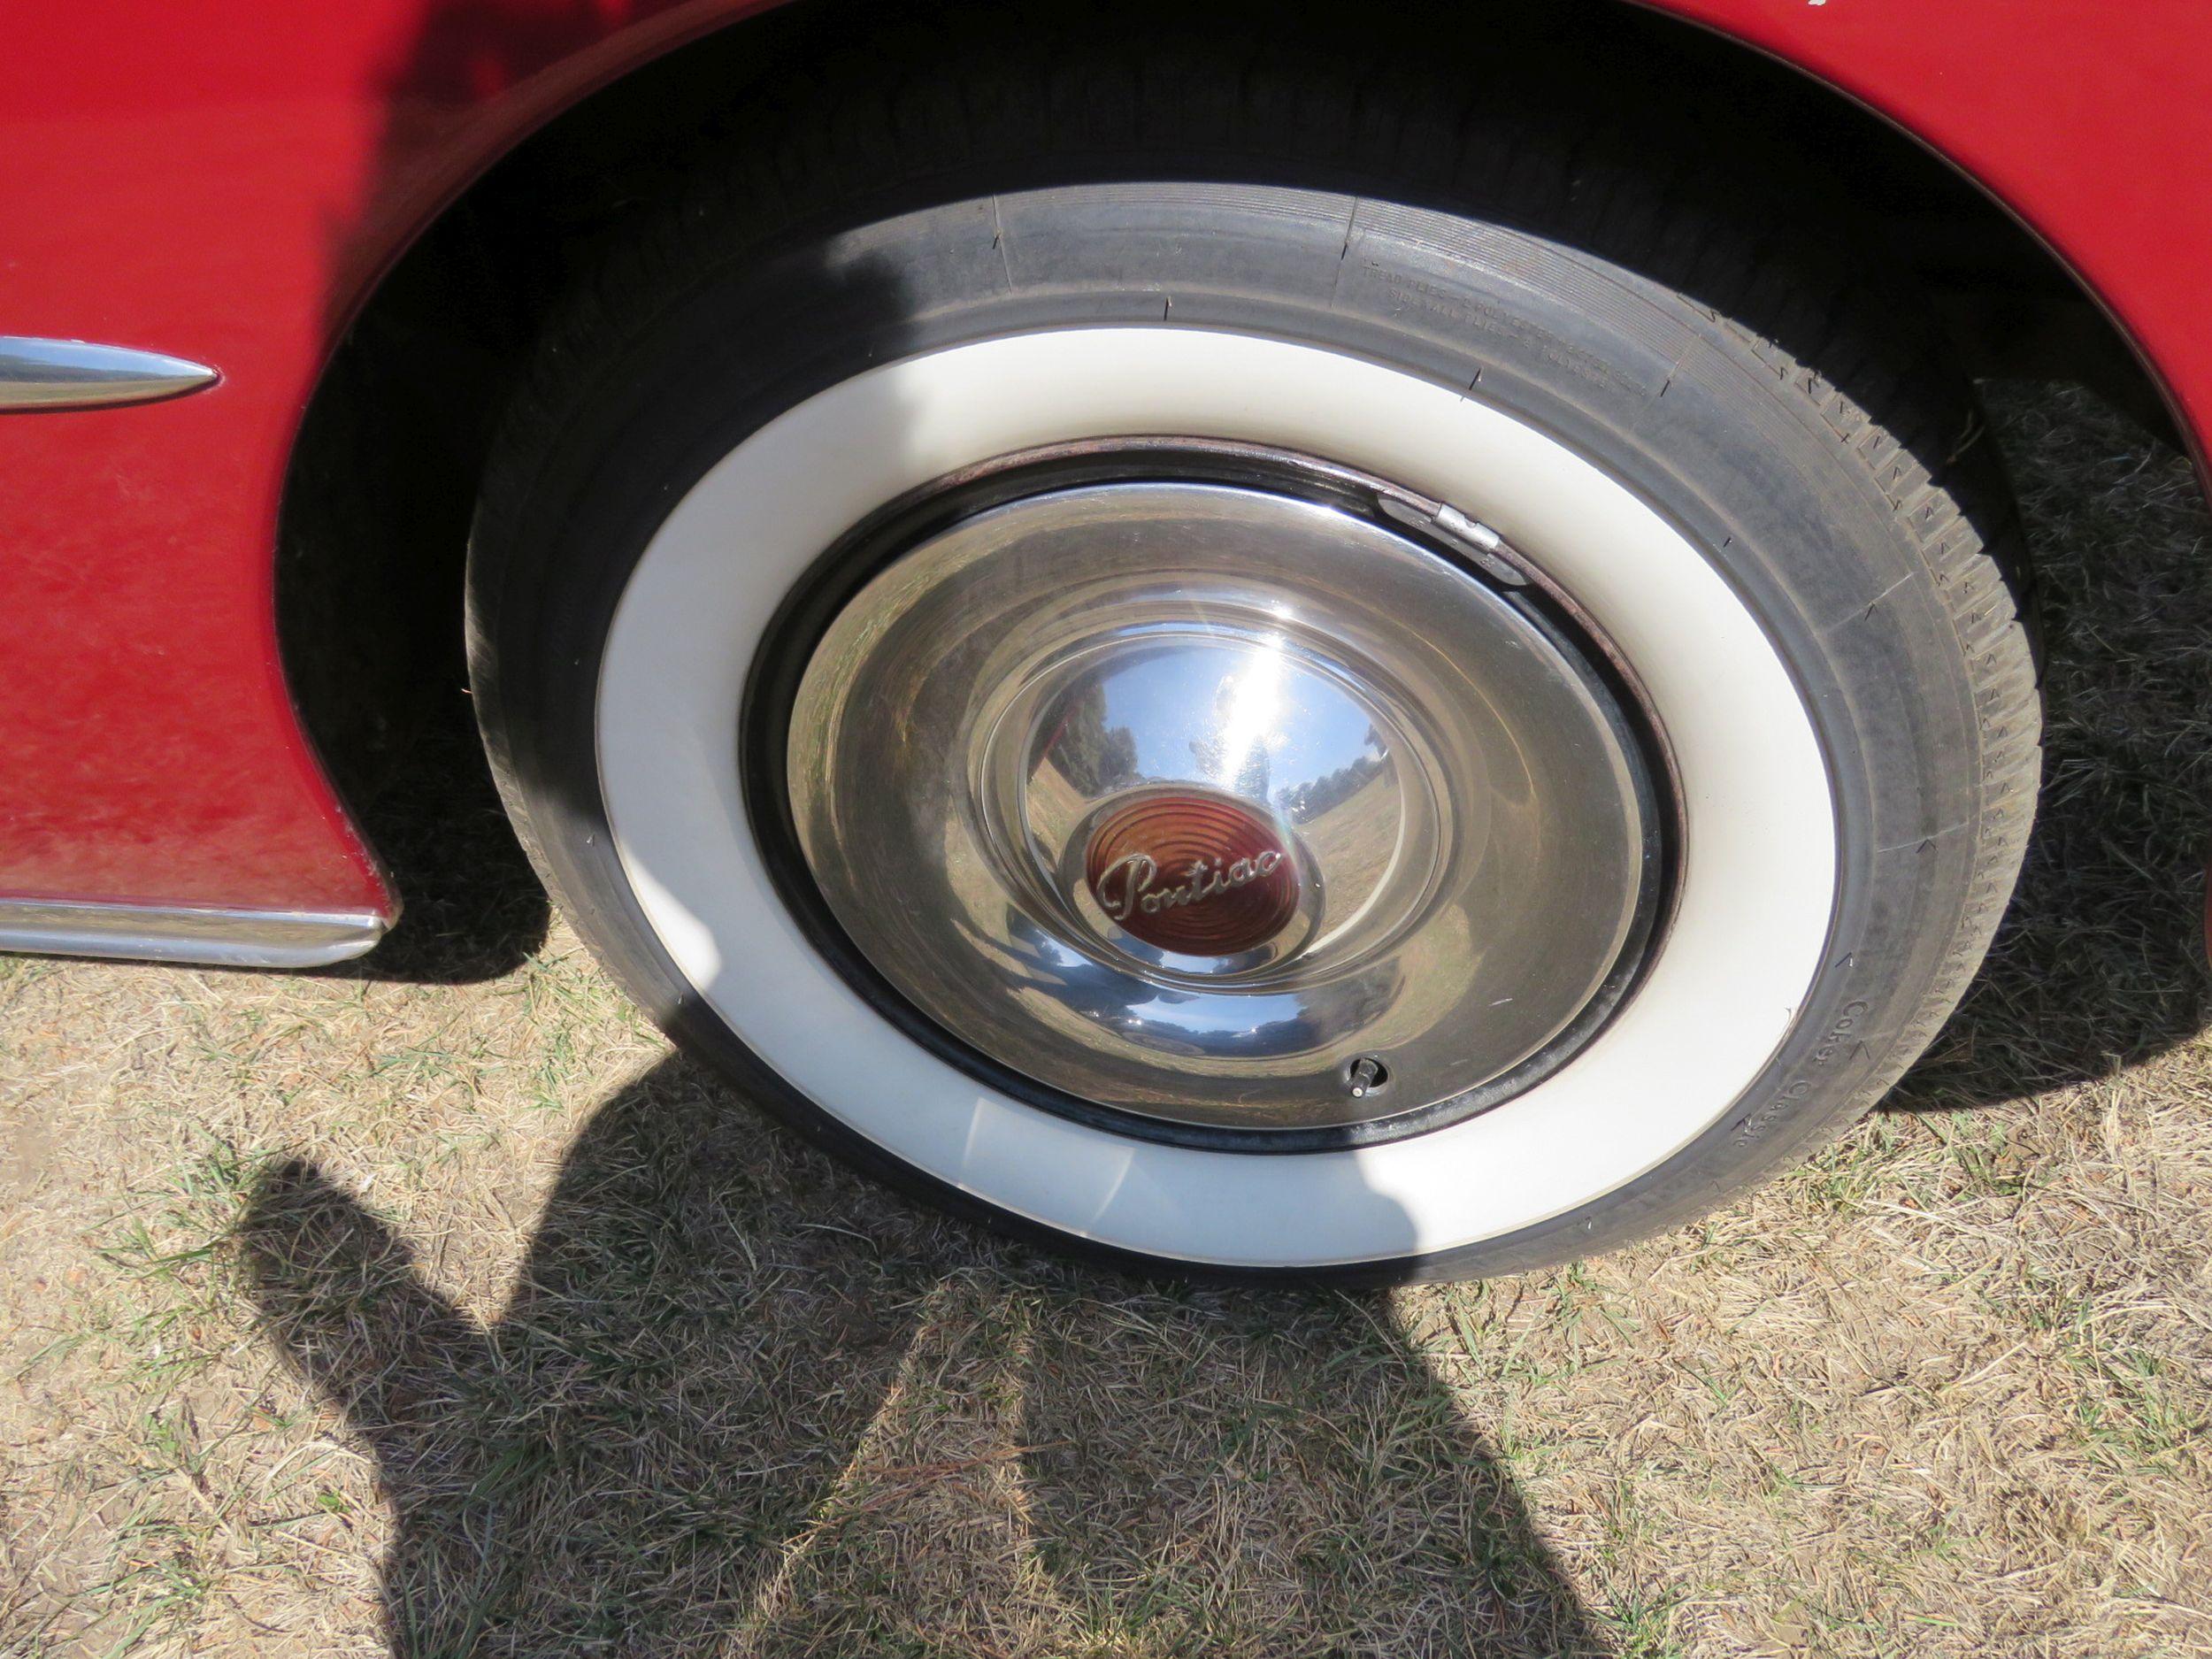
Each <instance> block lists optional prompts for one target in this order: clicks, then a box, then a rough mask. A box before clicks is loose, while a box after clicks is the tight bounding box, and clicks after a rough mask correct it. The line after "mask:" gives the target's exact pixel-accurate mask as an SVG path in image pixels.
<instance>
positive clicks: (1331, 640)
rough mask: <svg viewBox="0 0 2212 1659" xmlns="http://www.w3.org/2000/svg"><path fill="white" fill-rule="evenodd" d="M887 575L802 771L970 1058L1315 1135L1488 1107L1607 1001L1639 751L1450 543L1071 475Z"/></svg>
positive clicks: (869, 955)
mask: <svg viewBox="0 0 2212 1659" xmlns="http://www.w3.org/2000/svg"><path fill="white" fill-rule="evenodd" d="M881 551H882V550H881V549H879V552H878V557H879V558H880V557H881ZM894 552H895V557H890V558H889V560H888V562H887V563H883V564H882V565H881V566H880V568H879V570H878V571H877V572H876V573H875V574H874V575H873V577H872V580H867V581H866V582H865V583H864V585H863V586H861V587H860V588H859V589H858V590H857V591H856V592H855V593H853V594H852V595H850V596H849V599H848V600H847V601H846V603H844V604H843V607H842V609H841V610H840V611H838V612H837V613H836V614H835V616H834V617H833V618H831V619H830V620H829V622H828V624H827V626H826V629H825V630H824V631H823V633H822V634H821V636H820V638H819V640H818V642H817V643H816V644H815V646H814V649H813V653H812V656H811V657H810V659H809V660H808V662H807V664H806V666H805V669H804V672H803V674H802V675H800V676H799V677H798V683H797V688H796V693H795V697H794V698H793V701H792V707H791V713H790V719H789V726H788V735H787V747H786V751H785V765H784V768H783V772H784V781H785V783H786V785H787V789H788V801H789V806H790V810H791V819H792V828H793V829H794V831H795V835H796V839H797V843H798V850H799V853H800V854H801V856H803V862H804V864H805V866H806V868H807V871H808V872H809V873H810V876H811V878H812V880H813V883H814V884H815V886H816V887H817V888H818V893H819V897H820V899H821V900H822V901H823V902H825V903H826V908H827V910H828V912H829V914H830V916H831V917H833V918H834V921H835V924H836V926H838V927H839V928H840V929H841V930H842V932H843V933H844V935H845V936H846V937H847V938H849V941H851V944H852V945H853V946H854V947H856V949H857V950H858V952H859V953H860V955H861V956H864V958H865V959H866V961H867V962H868V964H870V965H871V966H872V969H873V970H874V971H875V972H876V973H877V974H879V975H880V976H881V978H882V979H884V980H885V981H887V982H888V985H889V987H891V988H892V990H893V991H895V993H896V995H898V996H900V997H902V998H903V999H904V1000H905V1001H906V1002H908V1003H909V1004H910V1005H911V1006H912V1007H914V1008H917V1009H918V1010H921V1011H922V1012H923V1013H924V1014H926V1016H927V1017H928V1018H929V1019H930V1020H931V1021H932V1022H933V1023H934V1025H936V1026H937V1027H940V1028H941V1029H942V1030H943V1031H944V1032H946V1033H950V1035H951V1036H952V1037H953V1038H955V1039H956V1040H957V1041H958V1043H959V1044H960V1045H962V1046H964V1048H968V1049H972V1050H973V1051H975V1052H977V1053H979V1054H980V1055H981V1056H984V1057H985V1058H986V1059H987V1061H988V1062H990V1063H992V1064H995V1065H997V1066H1000V1067H1003V1068H1007V1069H1010V1070H1011V1071H1015V1072H1018V1073H1020V1074H1022V1075H1023V1076H1025V1077H1026V1078H1029V1079H1034V1080H1035V1081H1036V1082H1037V1083H1039V1084H1041V1085H1043V1086H1045V1087H1046V1089H1047V1090H1048V1091H1058V1092H1061V1093H1062V1094H1065V1095H1066V1096H1070V1097H1072V1098H1073V1099H1074V1100H1075V1101H1077V1102H1083V1103H1084V1104H1086V1105H1087V1106H1091V1107H1098V1106H1103V1107H1107V1108H1111V1109H1118V1110H1122V1111H1126V1112H1133V1113H1136V1114H1140V1115H1141V1116H1143V1117H1145V1118H1151V1119H1155V1120H1159V1121H1163V1122H1165V1123H1171V1124H1181V1125H1202V1126H1207V1127H1209V1128H1211V1129H1220V1128H1227V1129H1236V1128H1248V1129H1254V1130H1271V1131H1282V1130H1317V1129H1327V1128H1331V1127H1340V1126H1344V1125H1371V1124H1373V1123H1376V1122H1379V1121H1381V1120H1386V1119H1389V1118H1401V1117H1406V1116H1408V1115H1409V1114H1419V1113H1422V1112H1424V1111H1425V1110H1432V1109H1434V1108H1436V1107H1438V1106H1439V1105H1440V1103H1443V1102H1454V1101H1457V1100H1461V1099H1465V1098H1470V1097H1471V1092H1473V1091H1478V1090H1479V1089H1480V1088H1481V1087H1482V1086H1484V1085H1486V1084H1490V1083H1492V1082H1493V1081H1494V1079H1501V1078H1502V1076H1503V1075H1504V1074H1507V1073H1509V1072H1511V1071H1513V1070H1514V1068H1516V1067H1517V1066H1520V1065H1522V1064H1523V1063H1524V1062H1527V1061H1529V1060H1530V1058H1531V1056H1535V1055H1537V1054H1538V1052H1539V1051H1540V1050H1543V1049H1545V1048H1546V1046H1547V1045H1548V1044H1551V1043H1553V1042H1554V1040H1555V1039H1558V1038H1560V1037H1561V1034H1562V1033H1565V1032H1568V1031H1570V1029H1571V1027H1575V1026H1576V1025H1577V1022H1578V1017H1582V1016H1584V1015H1585V1012H1586V1010H1589V1009H1590V1008H1591V1007H1592V1006H1593V1005H1594V999H1598V998H1599V997H1600V995H1601V987H1606V986H1607V985H1608V983H1609V980H1612V981H1613V982H1615V983H1617V979H1618V970H1619V968H1620V965H1621V964H1622V962H1623V961H1624V952H1626V951H1627V950H1628V949H1629V948H1630V947H1631V946H1632V943H1633V942H1634V941H1635V939H1636V937H1637V935H1638V933H1639V930H1640V927H1641V926H1644V925H1645V924H1646V923H1647V920H1648V917H1649V913H1650V909H1651V904H1650V900H1651V897H1652V895H1651V892H1650V876H1649V866H1650V864H1651V863H1652V860H1653V847H1654V836H1655V826H1654V823H1653V821H1652V820H1653V814H1652V811H1651V807H1650V799H1651V797H1650V790H1649V784H1648V781H1647V774H1646V770H1645V767H1644V762H1643V760H1642V758H1641V757H1640V753H1639V752H1638V749H1637V745H1636V742H1635V741H1633V740H1632V738H1631V736H1630V735H1629V728H1628V726H1627V725H1626V724H1625V723H1624V719H1623V718H1622V716H1621V713H1620V711H1619V710H1618V709H1617V707H1616V706H1615V705H1614V703H1613V702H1612V700H1611V697H1610V695H1609V693H1608V692H1607V690H1606V689H1605V687H1604V686H1603V684H1602V683H1601V680H1600V679H1599V677H1598V676H1597V675H1596V674H1595V673H1594V672H1593V670H1592V669H1591V667H1590V664H1589V662H1588V660H1587V659H1586V657H1585V656H1584V655H1583V654H1581V653H1580V652H1579V651H1578V649H1577V648H1576V647H1575V646H1574V645H1573V644H1572V643H1571V641H1569V640H1568V639H1566V638H1565V637H1564V635H1563V634H1562V633H1561V632H1560V630H1559V629H1558V628H1557V627H1556V626H1553V625H1552V624H1551V623H1550V622H1549V621H1548V620H1547V619H1546V618H1542V617H1540V616H1539V615H1537V614H1536V613H1535V612H1534V611H1532V609H1531V607H1530V606H1529V605H1528V604H1527V603H1524V602H1522V601H1520V600H1519V599H1517V596H1515V595H1511V594H1509V593H1504V592H1502V591H1501V590H1500V589H1499V588H1498V587H1496V586H1494V585H1493V584H1492V583H1490V582H1488V581H1486V580H1482V579H1481V578H1480V577H1479V575H1478V574H1477V573H1475V572H1473V571H1472V570H1471V569H1470V568H1469V567H1468V566H1467V565H1463V564H1462V563H1459V562H1457V561H1456V560H1455V559H1454V558H1452V557H1448V555H1447V554H1446V552H1444V551H1441V550H1440V549H1437V548H1435V547H1432V546H1430V545H1427V544H1425V543H1424V542H1423V541H1419V540H1417V539H1416V538H1415V537H1413V536H1411V535H1409V534H1402V533H1401V532H1400V531H1399V530H1398V529H1396V528H1394V527H1393V526H1390V525H1387V524H1386V523H1383V522H1380V521H1379V518H1377V517H1375V516H1372V515H1365V514H1363V513H1361V512H1358V511H1353V510H1350V509H1349V508H1348V507H1347V506H1346V505H1344V504H1342V503H1339V502H1336V501H1332V500H1329V499H1325V498H1324V499H1317V498H1313V497H1311V496H1309V495H1302V494H1300V493H1296V491H1295V490H1294V488H1269V487H1266V486H1265V485H1264V484H1256V483H1254V482H1252V481H1250V480H1245V481H1241V482H1236V483H1224V482H1214V481H1207V480H1199V479H1190V478H1175V477H1170V478H1157V477H1155V478H1143V477H1136V478H1128V479H1119V480H1113V481H1089V482H1085V481H1080V480H1076V481H1071V480H1068V479H1067V478H1066V477H1065V476H1064V475H1056V476H1053V477H1049V478H1048V479H1046V480H1044V481H1042V482H1041V483H1040V485H1039V487H1038V488H1037V489H1036V491H1035V493H1033V494H1028V495H1018V494H1017V495H1014V496H1013V498H1011V499H1002V500H1000V501H998V502H997V503H995V504H992V505H988V506H986V507H984V508H983V509H982V510H980V511H974V512H972V513H971V514H970V515H969V516H967V517H964V518H957V519H956V521H954V522H952V523H951V524H950V525H949V527H942V528H939V529H937V530H936V531H935V532H934V533H933V534H923V535H921V536H920V537H919V539H918V540H917V541H912V542H911V544H910V545H907V546H905V547H904V548H903V549H894ZM885 1087H887V1088H895V1087H897V1081H896V1079H885Z"/></svg>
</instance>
